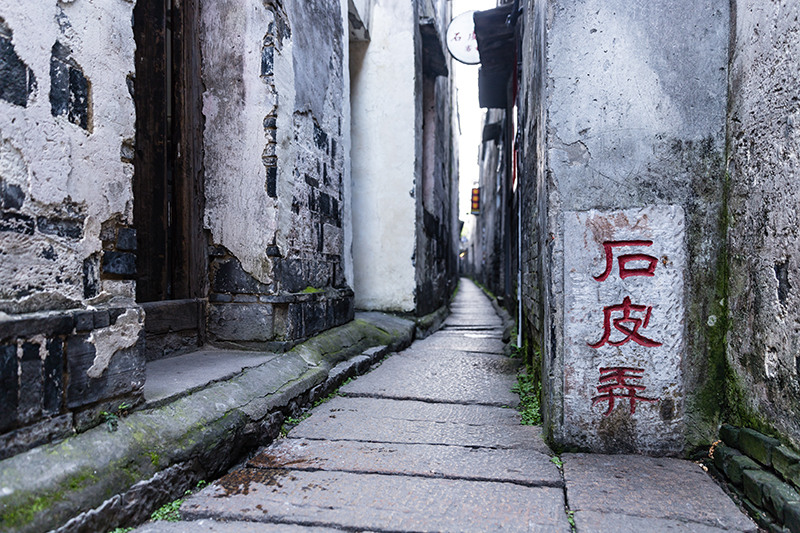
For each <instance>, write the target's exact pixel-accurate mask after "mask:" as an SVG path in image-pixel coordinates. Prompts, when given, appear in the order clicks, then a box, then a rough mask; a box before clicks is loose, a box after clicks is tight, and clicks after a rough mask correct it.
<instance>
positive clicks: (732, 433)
mask: <svg viewBox="0 0 800 533" xmlns="http://www.w3.org/2000/svg"><path fill="white" fill-rule="evenodd" d="M719 438H720V439H722V442H724V443H725V444H727V445H728V446H730V447H732V448H737V447H738V446H739V428H737V427H736V426H732V425H730V424H722V427H720V428H719Z"/></svg>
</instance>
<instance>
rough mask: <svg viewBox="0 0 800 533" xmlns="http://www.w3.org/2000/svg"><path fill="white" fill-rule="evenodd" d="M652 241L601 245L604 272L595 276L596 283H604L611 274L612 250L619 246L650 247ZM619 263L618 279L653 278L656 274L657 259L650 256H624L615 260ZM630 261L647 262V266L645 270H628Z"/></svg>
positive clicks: (615, 242)
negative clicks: (603, 250) (603, 255)
mask: <svg viewBox="0 0 800 533" xmlns="http://www.w3.org/2000/svg"><path fill="white" fill-rule="evenodd" d="M652 245H653V241H606V242H604V243H603V248H604V249H605V252H606V270H605V272H603V273H602V274H600V275H599V276H595V277H594V279H596V280H597V281H605V280H607V279H608V276H609V275H610V274H611V269H612V268H613V266H614V248H617V247H620V246H652ZM617 261H618V263H619V277H620V278H622V279H625V278H628V277H630V276H647V277H653V276H655V275H656V274H655V272H656V265H658V259H657V258H655V257H653V256H652V255H645V254H625V255H621V256H619V257H618V258H617ZM631 261H647V262H648V263H649V264H648V266H647V267H646V268H628V266H627V265H628V263H630V262H631Z"/></svg>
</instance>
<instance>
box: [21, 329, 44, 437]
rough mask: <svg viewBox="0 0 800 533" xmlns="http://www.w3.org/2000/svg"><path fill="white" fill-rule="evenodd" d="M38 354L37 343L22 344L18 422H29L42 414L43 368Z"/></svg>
mask: <svg viewBox="0 0 800 533" xmlns="http://www.w3.org/2000/svg"><path fill="white" fill-rule="evenodd" d="M42 367H43V365H42V358H41V356H40V355H39V345H38V344H35V343H32V342H25V343H23V344H22V360H21V361H20V377H19V379H20V383H21V384H22V386H21V387H20V389H19V411H18V416H19V422H20V423H21V424H30V423H32V422H35V421H37V420H38V419H40V418H41V416H42V405H43V403H44V402H43V400H44V369H43V368H42Z"/></svg>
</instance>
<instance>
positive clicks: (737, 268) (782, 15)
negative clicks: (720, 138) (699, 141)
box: [718, 0, 800, 446]
mask: <svg viewBox="0 0 800 533" xmlns="http://www.w3.org/2000/svg"><path fill="white" fill-rule="evenodd" d="M733 6H734V7H735V12H734V16H735V18H734V20H735V32H734V33H733V37H732V40H731V46H732V51H731V71H730V92H731V102H730V107H729V116H728V143H729V145H728V146H729V148H728V151H729V157H730V160H729V166H728V170H729V176H730V200H729V206H728V210H729V216H728V222H729V229H728V246H729V249H728V255H729V265H730V282H729V283H730V285H729V298H728V305H729V308H730V315H729V316H730V323H729V325H728V331H729V332H728V339H727V349H728V354H727V362H726V361H720V364H721V365H724V364H725V363H727V364H728V365H730V368H731V369H732V372H730V373H725V374H723V371H724V368H723V369H722V370H720V372H719V374H720V375H719V378H720V379H721V383H724V384H725V386H726V389H725V392H726V394H727V397H726V403H728V404H729V406H730V409H731V413H730V416H731V417H732V419H733V420H732V422H733V423H735V424H741V425H745V426H749V427H755V428H756V429H771V430H778V431H779V432H781V433H782V434H783V435H785V436H786V437H788V438H789V439H790V440H791V441H792V443H793V444H794V445H795V446H798V445H799V444H800V382H799V381H798V375H800V357H799V356H798V353H800V330H799V329H798V325H797V324H798V318H800V312H799V311H798V309H800V305H799V304H800V296H799V295H798V292H797V288H798V287H800V270H798V269H800V234H798V218H797V217H798V212H800V210H798V203H799V202H800V196H798V187H797V184H798V179H799V176H798V172H800V169H799V168H798V157H800V125H799V124H800V104H798V99H799V98H800V89H798V87H800V79H799V78H800V59H798V58H800V36H798V33H797V31H796V30H797V20H796V19H797V17H798V15H800V8H799V7H798V5H797V4H796V3H793V2H757V1H749V0H739V1H736V2H733ZM718 316H719V317H720V319H722V318H724V315H718Z"/></svg>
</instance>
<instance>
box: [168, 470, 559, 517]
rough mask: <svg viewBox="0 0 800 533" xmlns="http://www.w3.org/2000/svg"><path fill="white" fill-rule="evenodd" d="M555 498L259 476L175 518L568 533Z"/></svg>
mask: <svg viewBox="0 0 800 533" xmlns="http://www.w3.org/2000/svg"><path fill="white" fill-rule="evenodd" d="M563 498H564V493H563V491H562V490H561V489H555V488H545V487H523V486H520V485H514V484H509V483H495V482H482V483H471V482H468V481H461V480H446V479H429V478H415V477H407V476H383V475H376V474H361V475H358V474H350V473H345V472H323V471H318V472H304V471H297V470H295V471H286V470H260V469H259V470H243V471H238V472H234V473H232V474H230V475H228V476H226V477H224V478H223V479H221V480H220V481H218V482H217V483H215V484H214V485H212V486H211V487H209V488H207V489H205V490H203V491H201V492H200V493H198V494H196V495H194V496H192V497H191V498H190V499H189V500H187V501H186V502H185V503H184V504H183V505H182V506H181V514H182V516H184V517H186V518H189V519H196V518H211V517H214V518H217V519H223V520H231V519H234V520H235V519H239V520H241V519H242V518H245V519H248V520H251V521H281V522H287V523H305V524H309V525H312V524H313V525H323V524H324V525H330V526H338V527H342V528H348V529H356V530H365V529H366V530H369V529H373V530H381V529H385V528H386V526H387V525H390V526H391V528H392V529H393V530H395V531H464V530H465V529H469V530H475V531H530V530H531V529H534V530H539V531H553V532H568V531H569V524H568V523H567V519H566V515H565V513H564V511H563V505H564V499H563Z"/></svg>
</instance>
